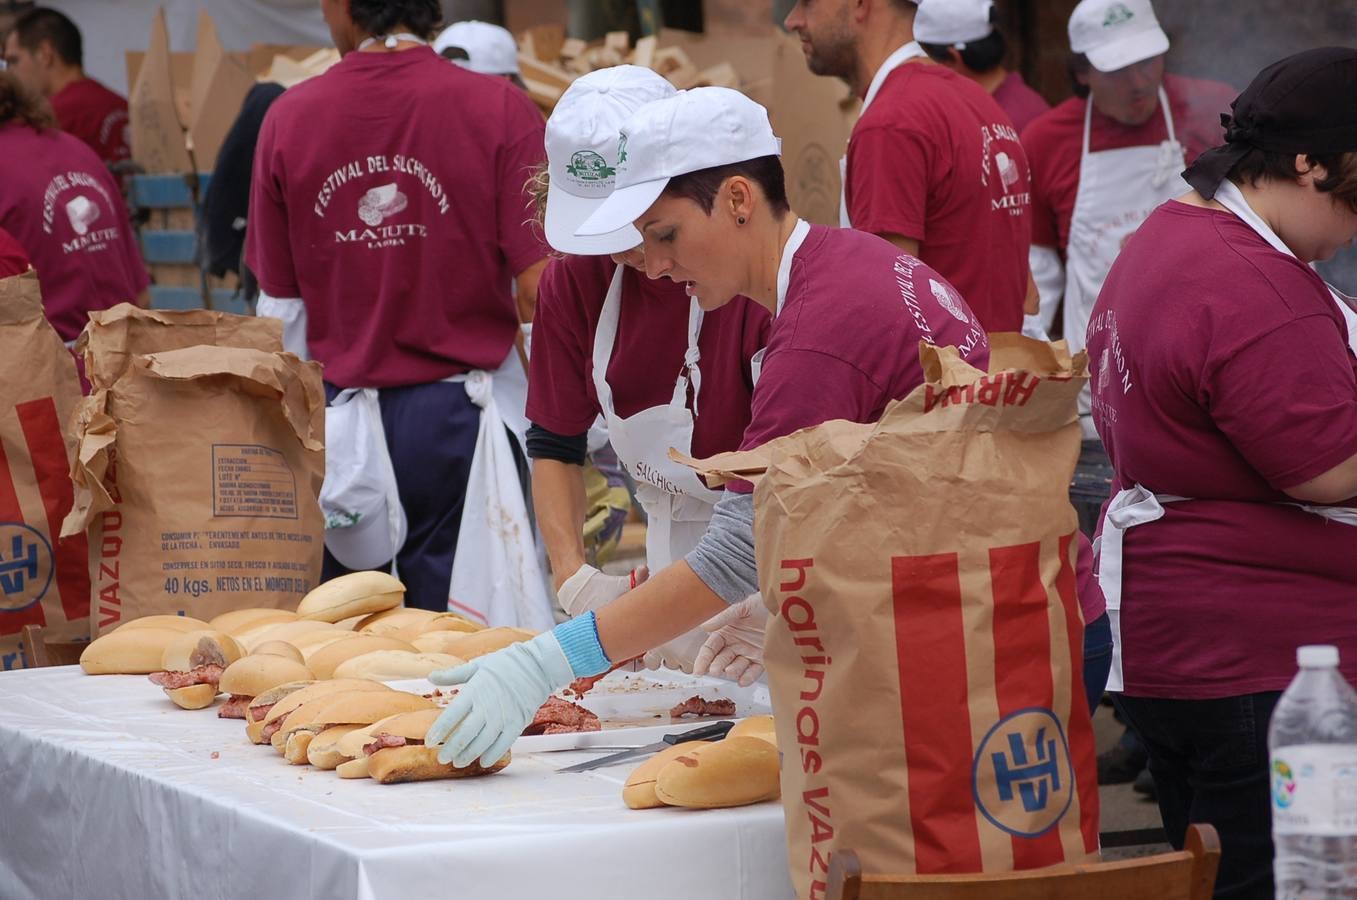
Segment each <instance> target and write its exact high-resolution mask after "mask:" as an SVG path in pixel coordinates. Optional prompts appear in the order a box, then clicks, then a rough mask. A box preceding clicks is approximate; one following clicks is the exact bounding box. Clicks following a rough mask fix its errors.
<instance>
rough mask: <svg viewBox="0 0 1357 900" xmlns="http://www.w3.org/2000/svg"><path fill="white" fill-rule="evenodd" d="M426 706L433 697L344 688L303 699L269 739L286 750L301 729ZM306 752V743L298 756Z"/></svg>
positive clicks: (363, 722) (368, 720)
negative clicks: (338, 691)
mask: <svg viewBox="0 0 1357 900" xmlns="http://www.w3.org/2000/svg"><path fill="white" fill-rule="evenodd" d="M429 708H433V702H432V701H430V700H426V699H425V698H423V697H421V696H419V695H418V694H409V693H406V692H405V691H343V692H341V693H338V694H329V695H326V696H324V697H320V698H318V699H316V700H313V701H311V702H309V703H303V704H302V705H301V706H299V707H298V708H297V709H296V710H295V711H293V712H292V713H290V714H289V715H288V716H287V717H286V718H285V719H283V721H282V725H281V726H280V728H279V729H278V730H277V731H276V732H275V733H274V734H273V735H272V737H271V738H270V741H271V742H272V744H273V746H274V747H275V748H278V749H280V750H286V748H287V744H288V742H289V739H290V738H291V737H292V736H294V735H296V734H297V733H298V732H301V731H306V732H310V733H311V734H318V733H319V732H321V731H324V730H325V729H326V728H331V727H333V726H335V725H354V726H358V725H368V724H370V723H372V722H376V721H377V720H379V719H385V718H386V717H387V716H392V715H395V714H396V713H402V712H411V711H414V710H417V709H429ZM307 740H309V738H308V739H307ZM305 755H306V753H305V747H302V748H300V749H299V750H298V752H297V756H298V757H299V758H300V759H302V760H304V759H305Z"/></svg>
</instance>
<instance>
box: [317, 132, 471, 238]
mask: <svg viewBox="0 0 1357 900" xmlns="http://www.w3.org/2000/svg"><path fill="white" fill-rule="evenodd" d="M341 194H342V195H343V196H344V197H345V198H348V199H347V200H341V202H339V203H335V202H334V200H335V198H336V197H339V196H340V195H341ZM420 195H427V201H426V202H422V203H419V202H417V203H414V204H411V201H410V198H411V196H420ZM451 208H452V204H451V201H449V199H448V194H447V191H445V190H444V189H443V183H442V181H440V180H439V178H438V176H437V175H435V174H434V172H433V170H432V169H430V168H429V167H428V166H426V165H425V164H424V163H422V162H420V161H419V160H418V159H415V158H414V157H411V156H404V155H402V154H394V155H392V156H386V155H385V154H382V155H378V156H366V157H363V158H362V159H356V160H352V161H350V162H347V163H345V164H344V165H342V166H340V167H339V168H338V169H335V170H334V171H333V172H331V173H330V175H329V176H328V177H327V178H326V179H325V181H323V182H322V183H321V187H320V190H319V191H318V192H317V194H316V202H315V205H314V206H313V207H312V209H311V211H312V213H314V214H315V215H316V217H317V218H319V219H321V220H322V221H324V222H325V224H326V226H327V227H328V228H329V229H330V230H331V233H332V234H333V235H334V242H335V243H336V244H345V245H354V246H357V247H361V248H364V249H367V250H381V249H385V248H389V247H404V246H406V244H407V243H409V242H410V241H412V240H418V239H423V238H425V237H428V235H429V227H428V225H427V224H425V223H424V222H418V221H415V222H411V221H408V219H409V218H410V217H415V218H418V217H420V216H426V215H428V213H429V212H430V211H432V210H436V211H437V213H438V215H440V216H444V215H447V213H448V211H449V210H450V209H451ZM350 210H352V212H350ZM403 218H404V219H407V221H401V219H403Z"/></svg>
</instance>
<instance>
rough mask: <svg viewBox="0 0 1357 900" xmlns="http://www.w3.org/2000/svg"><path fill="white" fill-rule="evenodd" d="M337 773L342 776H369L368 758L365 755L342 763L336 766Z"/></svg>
mask: <svg viewBox="0 0 1357 900" xmlns="http://www.w3.org/2000/svg"><path fill="white" fill-rule="evenodd" d="M335 774H336V775H338V776H339V777H340V778H367V777H368V758H367V757H366V756H364V757H360V758H359V759H351V760H349V761H348V762H344V763H340V764H339V765H337V766H335Z"/></svg>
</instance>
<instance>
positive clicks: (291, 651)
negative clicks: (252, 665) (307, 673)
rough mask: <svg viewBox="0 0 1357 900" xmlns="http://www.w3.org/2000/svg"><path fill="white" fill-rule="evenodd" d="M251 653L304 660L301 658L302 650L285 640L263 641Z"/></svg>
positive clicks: (296, 660) (297, 660)
mask: <svg viewBox="0 0 1357 900" xmlns="http://www.w3.org/2000/svg"><path fill="white" fill-rule="evenodd" d="M251 655H253V656H281V657H282V658H283V659H290V660H292V661H293V662H305V660H304V659H302V651H300V650H298V649H297V647H296V645H295V644H289V643H288V642H287V641H265V642H264V643H262V644H260V645H259V646H258V647H255V648H254V650H253V651H252V653H251Z"/></svg>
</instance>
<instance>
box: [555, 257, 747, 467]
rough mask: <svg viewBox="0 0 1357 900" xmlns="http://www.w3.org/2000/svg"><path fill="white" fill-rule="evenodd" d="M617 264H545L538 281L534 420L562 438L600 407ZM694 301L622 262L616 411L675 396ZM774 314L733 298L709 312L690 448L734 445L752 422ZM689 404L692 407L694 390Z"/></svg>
mask: <svg viewBox="0 0 1357 900" xmlns="http://www.w3.org/2000/svg"><path fill="white" fill-rule="evenodd" d="M615 268H616V265H615V264H614V263H613V262H612V260H610V259H608V258H607V257H606V256H567V257H564V258H562V259H554V260H552V261H551V262H550V263H548V265H547V268H546V271H545V272H544V273H543V274H542V280H541V282H540V283H539V284H538V287H537V317H536V318H535V319H534V320H533V326H532V373H531V376H530V378H529V381H528V418H529V419H530V420H531V421H532V422H534V423H536V424H538V425H540V426H542V427H543V428H545V429H547V430H548V431H552V432H555V433H556V434H562V435H576V434H581V433H583V432H585V431H587V430H588V429H589V426H590V425H592V424H593V422H594V419H595V417H597V416H598V414H599V413H600V412H602V410H601V409H600V408H599V405H598V394H597V392H596V391H595V390H594V375H593V372H594V364H593V349H594V335H595V333H596V332H597V331H598V320H599V317H600V315H601V314H602V311H603V299H604V296H605V295H606V294H607V292H608V285H609V284H610V283H611V281H612V277H613V272H614V270H615ZM688 308H689V300H688V296H687V294H686V293H685V291H684V287H683V285H682V284H679V283H677V282H674V281H670V280H669V279H668V278H660V279H655V280H651V279H649V278H647V277H646V276H645V275H644V274H643V273H641V272H638V271H636V270H635V269H632V268H626V269H624V271H623V274H622V303H621V309H620V311H619V314H618V322H617V341H616V343H615V344H614V346H613V352H612V358H611V359H610V360H609V361H608V376H607V377H608V384H609V386H610V387H612V391H613V405H614V406H615V408H616V410H617V413H618V415H620V416H622V417H624V418H625V417H627V416H632V415H635V414H636V413H638V412H640V411H641V410H643V409H648V408H649V407H652V406H661V405H663V404H666V403H668V402H669V400H670V398H671V397H672V396H673V393H674V381H675V379H676V378H678V376H679V373H680V372H681V371H682V370H683V356H684V353H685V352H686V351H687V349H688ZM769 322H770V317H769V315H768V311H767V310H765V309H764V308H763V307H761V306H759V305H758V304H757V303H755V302H754V301H752V300H749V299H747V298H744V297H737V298H735V300H733V301H731V302H730V303H727V304H726V305H725V306H723V307H721V308H720V309H718V310H715V311H713V312H709V313H706V314H705V315H704V316H703V319H702V330H701V332H699V333H698V338H697V346H698V350H699V351H700V353H701V358H700V360H699V362H698V368H699V369H700V371H701V375H702V388H701V392H700V394H699V395H698V398H697V401H698V402H697V415H696V416H694V418H693V455H694V456H695V457H698V458H701V457H704V456H711V455H713V454H716V453H724V452H726V451H728V450H734V449H735V448H736V447H738V446H739V445H740V438H741V436H742V435H743V434H744V430H745V428H746V427H747V426H748V425H749V398H750V395H751V394H752V393H753V390H754V381H753V375H752V374H751V371H750V358H751V357H753V355H754V354H755V353H757V352H758V351H759V349H760V348H762V347H763V345H764V343H765V341H766V339H767V336H768V326H769ZM688 408H689V409H692V408H693V403H692V395H691V393H690V394H689V401H688Z"/></svg>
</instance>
